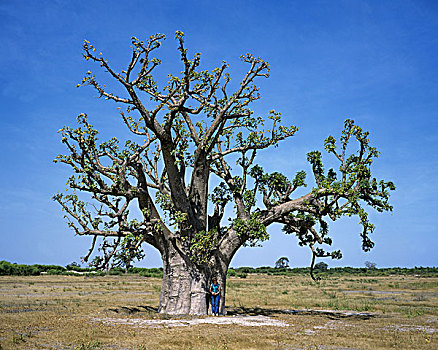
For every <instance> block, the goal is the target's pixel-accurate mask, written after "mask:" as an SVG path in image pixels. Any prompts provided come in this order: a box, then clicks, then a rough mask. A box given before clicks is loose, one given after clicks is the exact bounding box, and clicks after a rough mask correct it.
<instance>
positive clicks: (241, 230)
mask: <svg viewBox="0 0 438 350" xmlns="http://www.w3.org/2000/svg"><path fill="white" fill-rule="evenodd" d="M233 228H234V229H235V230H236V233H237V234H238V235H239V236H241V237H244V238H245V244H247V245H248V246H250V247H255V246H257V245H260V243H261V242H264V241H266V240H267V239H269V233H268V231H267V230H266V226H265V225H263V224H262V223H261V222H260V220H259V213H257V212H255V213H252V214H251V215H250V218H249V219H247V220H243V219H240V218H236V219H235V220H234V221H233Z"/></svg>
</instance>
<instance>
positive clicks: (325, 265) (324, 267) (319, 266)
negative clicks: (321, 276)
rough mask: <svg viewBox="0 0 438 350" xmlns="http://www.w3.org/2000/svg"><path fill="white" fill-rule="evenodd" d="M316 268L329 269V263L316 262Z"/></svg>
mask: <svg viewBox="0 0 438 350" xmlns="http://www.w3.org/2000/svg"><path fill="white" fill-rule="evenodd" d="M314 269H315V270H316V271H320V272H324V271H327V270H328V265H327V264H326V263H325V262H323V261H320V262H319V263H317V264H315V267H314Z"/></svg>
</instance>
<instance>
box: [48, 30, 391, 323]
mask: <svg viewBox="0 0 438 350" xmlns="http://www.w3.org/2000/svg"><path fill="white" fill-rule="evenodd" d="M164 38H165V36H164V35H162V34H156V35H153V36H151V37H149V38H148V39H147V41H145V42H143V41H141V40H139V39H137V38H135V37H134V38H132V46H131V47H132V57H131V59H130V61H129V62H128V64H127V67H126V69H125V70H122V71H121V72H117V71H115V70H114V69H113V67H112V66H111V65H110V63H109V61H108V60H107V59H106V58H105V57H104V55H103V54H102V53H98V51H96V48H95V47H94V46H93V45H92V44H91V43H90V42H88V41H85V42H84V45H83V50H84V54H83V56H84V58H85V59H86V60H87V61H91V62H94V63H96V64H98V65H100V67H101V68H102V69H103V70H104V71H105V72H107V73H108V76H109V79H108V81H106V84H105V85H104V84H102V82H99V81H98V79H97V78H96V76H95V75H93V73H91V71H89V72H87V74H86V75H85V77H84V79H83V80H82V83H81V84H79V85H89V86H92V87H93V88H94V89H95V90H96V91H97V93H98V94H99V96H100V97H103V98H104V99H106V100H109V101H113V102H115V103H116V104H117V105H118V106H119V107H118V109H119V112H120V115H121V120H122V121H123V124H124V125H125V127H126V128H127V129H128V130H129V131H130V132H131V133H132V139H130V140H128V141H127V142H126V143H124V145H120V144H119V141H118V139H117V138H116V137H114V138H111V139H109V140H107V141H101V140H98V131H97V130H96V129H95V128H94V127H93V126H92V125H91V124H90V122H89V120H88V117H87V115H86V114H80V115H79V117H78V118H77V122H78V124H79V126H78V127H77V128H71V127H63V128H62V129H60V131H59V132H60V133H61V134H62V142H63V143H64V144H65V145H66V147H67V149H68V154H66V155H59V156H57V158H56V159H55V162H62V163H65V164H67V165H69V166H70V167H71V168H72V170H73V172H74V175H72V176H71V177H70V178H69V180H68V182H67V184H68V186H69V187H70V188H71V189H72V190H73V191H70V192H68V194H67V193H65V194H63V193H58V194H56V195H55V196H54V199H55V200H56V201H57V202H59V203H60V205H61V206H62V209H63V211H64V212H65V217H66V218H67V219H68V224H69V226H70V227H71V228H73V229H74V230H75V232H76V234H78V235H88V236H91V237H93V239H92V244H91V248H90V251H89V252H88V254H86V256H85V257H84V260H85V261H88V259H89V258H90V256H92V254H93V251H94V250H95V249H96V247H100V248H97V249H105V256H104V258H101V260H99V259H97V261H98V262H99V261H106V263H108V261H109V259H111V258H112V257H114V256H116V255H117V254H118V253H117V252H120V251H123V250H124V251H125V252H126V250H132V251H133V252H130V253H125V255H126V256H141V254H139V253H138V251H139V250H141V246H142V244H150V245H151V246H153V247H155V248H156V249H157V250H158V251H159V252H160V254H161V257H162V261H163V270H164V275H163V283H162V288H161V296H160V304H159V311H160V312H163V313H169V314H206V313H207V310H208V303H207V298H206V293H207V290H208V284H209V282H210V280H211V278H212V276H213V275H214V276H216V277H217V278H218V281H219V282H220V283H221V285H222V295H221V307H222V312H223V311H224V310H223V308H224V305H225V290H226V288H225V287H226V274H227V269H228V267H229V264H230V262H231V259H232V258H233V256H234V255H235V253H236V252H237V250H238V249H239V248H240V247H242V246H244V245H249V246H254V245H257V244H259V243H260V242H263V241H265V240H267V239H268V238H269V234H268V231H267V228H268V227H269V226H270V225H271V224H274V223H280V224H283V230H284V232H285V233H289V234H296V235H297V237H298V239H299V244H300V245H306V246H309V247H310V249H311V251H312V255H313V257H314V258H315V257H327V256H330V257H332V258H340V257H341V254H340V252H339V251H330V250H327V249H326V248H324V247H326V246H330V245H331V243H332V239H331V238H330V237H329V232H328V220H333V221H334V220H337V219H339V218H340V217H342V216H345V215H346V216H352V215H357V216H358V217H359V219H360V224H361V225H362V230H361V233H360V234H361V237H362V247H363V249H364V250H365V251H367V250H369V249H371V248H372V246H373V242H372V241H371V240H370V238H369V234H370V233H371V232H372V231H373V229H374V226H373V225H372V224H371V223H370V222H369V220H368V215H367V210H369V209H370V208H374V209H376V210H377V211H380V212H382V211H388V210H389V211H390V210H392V207H391V206H390V204H389V203H388V200H389V191H390V190H393V189H394V185H393V184H392V183H391V182H386V181H383V180H380V181H378V180H377V179H375V178H374V177H372V175H371V165H372V163H373V160H374V158H376V157H377V156H378V151H377V150H376V148H374V147H371V146H370V144H369V138H368V132H365V131H363V130H362V129H361V128H360V127H359V126H357V125H355V124H354V122H353V121H352V120H346V121H345V125H344V129H343V131H342V134H341V136H340V139H339V142H338V141H337V140H336V139H335V138H334V137H332V136H329V137H328V138H327V139H326V140H325V150H326V151H327V152H328V153H329V154H331V155H332V156H334V158H335V159H336V161H337V162H339V168H338V170H334V169H329V170H328V171H326V170H325V168H324V166H323V162H322V154H321V152H319V151H312V152H310V153H308V155H307V159H308V161H309V162H310V165H311V169H312V176H313V178H314V186H313V187H312V188H311V189H310V190H309V191H308V193H307V194H305V195H303V196H300V197H298V198H294V193H295V191H296V190H297V189H299V188H301V187H303V186H306V182H305V181H306V173H305V172H304V171H298V172H297V173H296V175H295V176H294V177H292V178H291V179H288V177H287V176H286V175H283V174H281V173H279V172H273V173H267V172H265V171H264V169H263V168H262V166H260V165H259V164H257V163H256V155H257V153H258V152H259V151H260V150H264V149H268V148H271V147H276V146H277V145H278V143H279V142H280V141H283V140H286V139H289V138H290V137H292V136H293V135H294V134H295V133H296V132H297V130H298V128H297V127H296V126H293V125H292V126H285V125H283V123H282V119H281V114H280V113H278V112H275V111H274V110H272V111H271V112H270V113H269V114H268V115H267V116H266V117H260V116H255V115H254V112H253V110H252V109H251V107H252V104H253V102H254V101H256V100H258V99H259V98H260V95H259V88H258V87H257V85H255V81H256V80H258V79H261V78H268V76H269V69H270V68H269V65H268V63H267V62H266V61H264V60H262V59H260V58H257V57H254V56H253V55H251V54H245V55H243V56H242V57H241V59H242V61H243V62H244V63H245V64H247V65H248V70H247V73H246V74H245V75H244V76H243V77H242V79H241V80H240V81H239V82H238V83H237V84H231V83H230V82H231V78H230V76H229V74H228V73H227V69H228V64H226V63H224V62H223V63H222V64H221V66H219V67H218V68H215V69H213V70H211V71H208V70H200V68H199V67H200V59H201V54H199V53H196V54H195V55H194V56H193V57H191V58H190V57H189V55H188V52H187V49H186V48H185V44H184V34H183V33H182V32H180V31H178V32H176V35H175V38H176V41H177V47H178V50H179V52H180V56H181V61H182V72H180V73H178V74H176V75H174V74H169V75H168V76H167V82H166V83H165V84H164V85H162V84H161V86H160V84H159V83H158V80H159V79H157V78H155V74H156V72H157V70H158V69H159V66H160V64H161V61H160V60H159V59H158V58H157V57H154V55H155V53H156V50H157V49H158V48H159V47H160V45H161V41H162V40H163V39H164ZM231 86H234V88H231ZM116 91H117V93H116ZM349 143H354V144H355V145H354V146H353V150H354V152H352V153H351V154H350V153H349V151H348V149H350V148H348V149H347V146H348V144H349ZM230 160H231V161H232V162H230ZM211 183H216V184H217V185H216V186H215V187H214V188H213V189H210V188H209V185H210V184H211ZM83 193H88V196H87V201H85V200H84V198H85V197H84V195H83ZM78 194H80V195H79V196H78ZM227 205H230V206H233V208H234V209H233V217H232V218H224V213H225V212H226V207H227ZM135 208H137V209H135Z"/></svg>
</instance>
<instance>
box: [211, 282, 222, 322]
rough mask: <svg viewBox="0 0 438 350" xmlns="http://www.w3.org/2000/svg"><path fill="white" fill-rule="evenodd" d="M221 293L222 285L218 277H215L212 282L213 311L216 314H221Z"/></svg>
mask: <svg viewBox="0 0 438 350" xmlns="http://www.w3.org/2000/svg"><path fill="white" fill-rule="evenodd" d="M220 293H221V286H220V285H219V283H218V281H217V278H216V277H213V280H212V282H211V284H210V295H211V312H212V314H213V315H214V316H219V297H220Z"/></svg>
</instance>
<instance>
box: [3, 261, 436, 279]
mask: <svg viewBox="0 0 438 350" xmlns="http://www.w3.org/2000/svg"><path fill="white" fill-rule="evenodd" d="M309 269H310V268H309V267H295V268H290V267H271V266H261V267H249V266H243V267H237V268H230V269H229V270H228V276H231V277H234V276H236V277H240V278H245V277H246V276H247V275H248V274H251V273H252V274H267V275H302V274H307V275H308V274H309ZM314 271H315V272H316V273H317V274H319V276H321V277H323V276H342V275H360V276H389V275H419V276H427V277H438V267H421V266H420V267H417V266H415V267H414V268H406V267H385V268H377V267H373V268H369V267H349V266H347V267H331V268H328V266H327V264H325V263H318V264H316V265H315V268H314ZM126 272H127V273H130V274H137V275H140V276H144V277H157V278H161V277H162V276H163V268H161V267H160V268H144V267H130V268H129V269H128V270H127V271H125V269H124V268H120V267H116V268H113V269H111V270H110V271H109V272H108V273H106V272H105V271H98V270H96V269H95V268H88V267H80V266H79V265H78V264H76V263H71V264H69V265H67V266H65V267H64V266H59V265H40V264H34V265H20V264H15V263H10V262H8V261H4V260H3V261H0V276H37V275H41V274H48V275H81V274H89V275H91V274H93V275H99V276H102V275H105V274H109V275H122V274H124V273H126Z"/></svg>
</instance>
